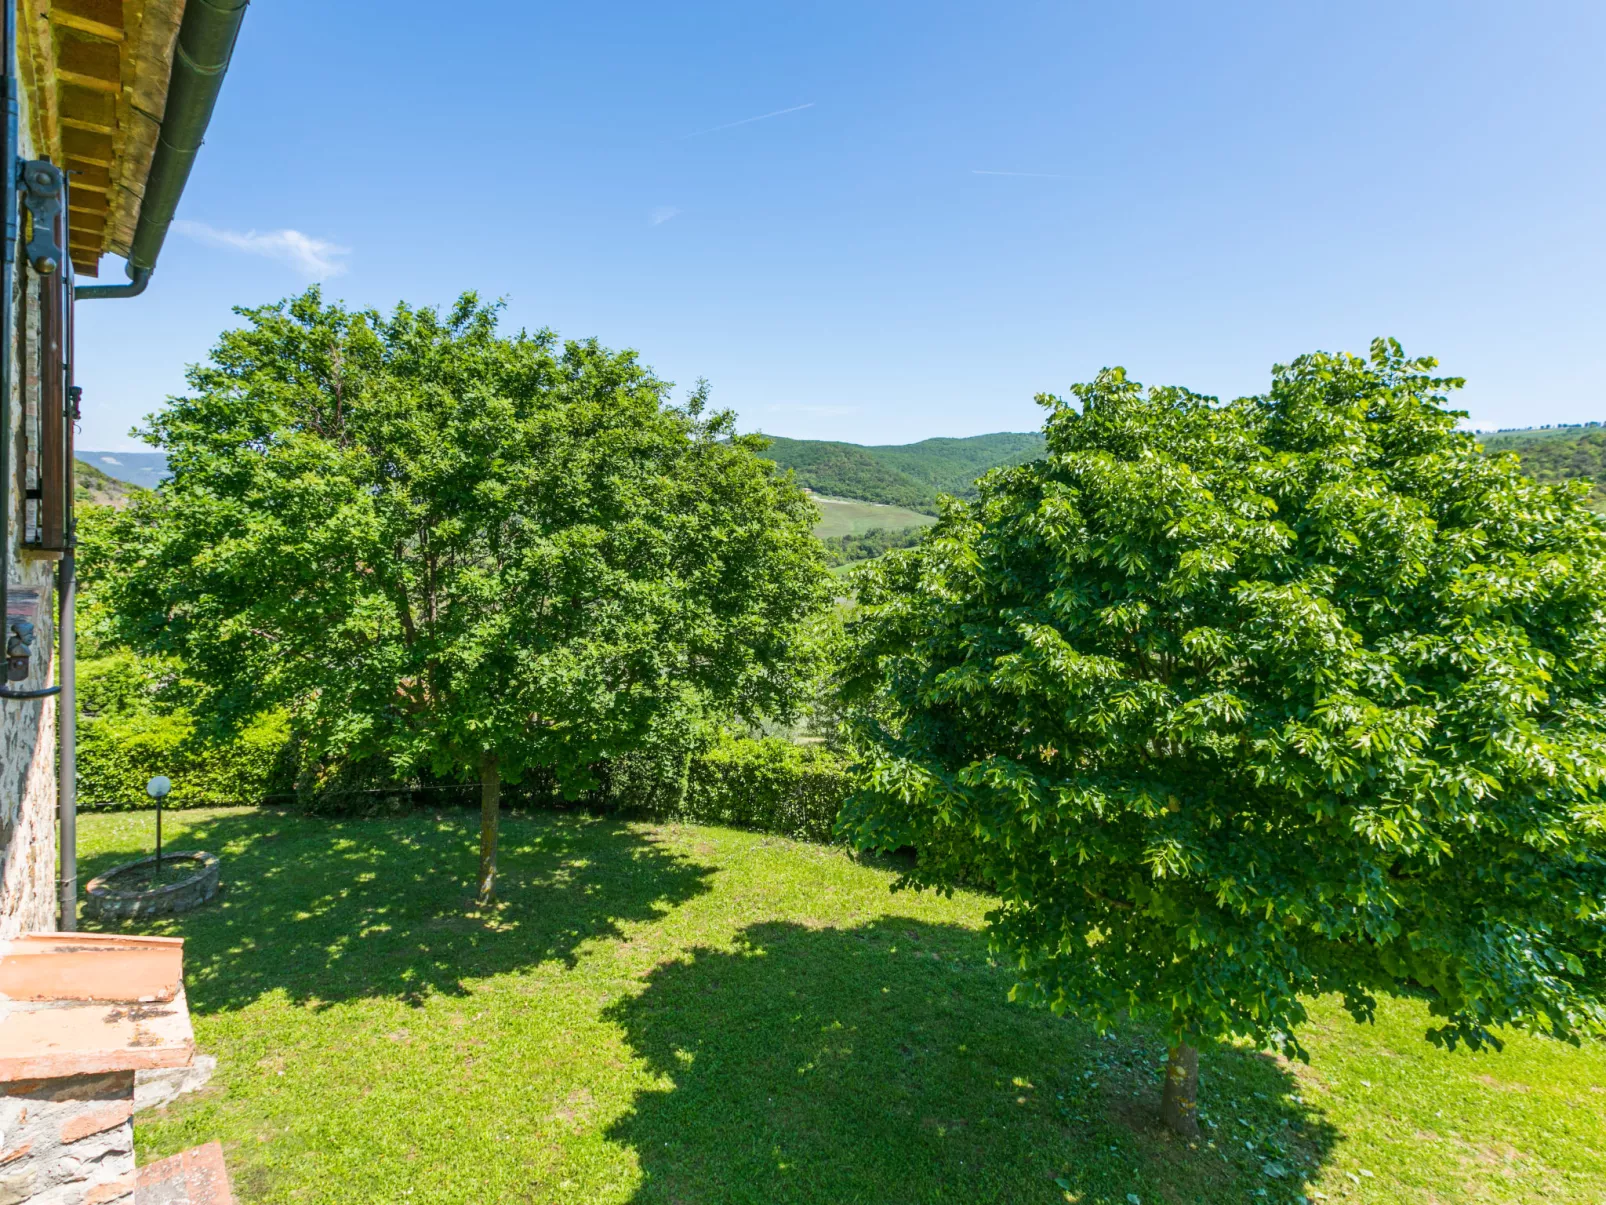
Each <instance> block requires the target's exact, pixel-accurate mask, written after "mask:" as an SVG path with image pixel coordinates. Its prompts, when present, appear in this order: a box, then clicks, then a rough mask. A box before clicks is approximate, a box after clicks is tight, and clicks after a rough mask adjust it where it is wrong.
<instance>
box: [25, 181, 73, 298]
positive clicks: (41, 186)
mask: <svg viewBox="0 0 1606 1205" xmlns="http://www.w3.org/2000/svg"><path fill="white" fill-rule="evenodd" d="M65 182H66V178H65V177H64V176H63V175H62V172H61V168H59V167H57V166H56V165H55V164H54V163H51V162H49V161H47V160H44V159H31V160H29V161H28V162H26V163H24V164H23V165H22V203H23V204H24V205H25V206H27V209H28V216H29V218H30V219H32V220H31V221H30V222H29V226H30V229H29V231H28V246H27V253H28V262H29V263H30V264H32V265H33V270H34V271H35V272H38V273H39V274H40V275H42V276H48V275H50V274H51V273H52V272H59V271H60V270H61V265H62V261H63V260H64V259H66V256H67V253H66V252H65V251H63V250H62V248H61V244H60V243H58V242H57V241H56V219H57V218H58V217H60V216H61V205H62V199H63V198H64V197H65V196H66V192H65V190H64V188H63V185H64V184H65Z"/></svg>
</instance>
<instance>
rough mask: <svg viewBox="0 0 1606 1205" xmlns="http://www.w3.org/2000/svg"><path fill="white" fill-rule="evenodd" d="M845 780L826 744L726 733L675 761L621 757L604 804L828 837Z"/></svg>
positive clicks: (807, 838)
mask: <svg viewBox="0 0 1606 1205" xmlns="http://www.w3.org/2000/svg"><path fill="white" fill-rule="evenodd" d="M848 782H849V779H848V773H847V766H846V764H845V763H843V762H842V761H841V760H839V759H838V758H837V757H835V756H834V755H833V754H832V753H831V752H830V751H829V750H827V749H824V748H819V747H815V746H807V745H796V744H793V743H792V742H791V741H787V740H780V739H778V738H775V737H767V738H765V739H762V740H752V739H748V738H745V737H725V738H724V739H722V740H721V741H720V742H719V743H717V744H716V745H714V746H713V747H712V748H711V749H708V750H706V751H703V752H699V753H696V754H693V755H691V756H690V757H687V758H682V759H678V760H676V761H673V762H665V761H661V760H655V759H653V758H651V757H650V756H648V755H636V756H632V757H628V758H623V759H621V760H620V761H619V762H617V763H615V764H614V766H613V768H612V774H611V781H610V800H609V801H610V802H611V803H612V804H614V805H616V806H619V807H622V808H625V809H627V810H631V811H640V812H645V813H647V814H649V815H653V816H658V817H662V818H664V819H673V820H683V821H686V822H688V823H693V824H728V825H733V826H735V827H737V828H749V829H756V830H758V831H759V832H766V833H779V834H780V835H781V836H783V837H794V838H797V839H798V840H802V841H830V840H831V839H832V830H833V828H834V826H835V825H836V822H837V816H838V813H839V812H840V811H841V808H842V800H843V799H844V798H845V797H846V796H847V793H848Z"/></svg>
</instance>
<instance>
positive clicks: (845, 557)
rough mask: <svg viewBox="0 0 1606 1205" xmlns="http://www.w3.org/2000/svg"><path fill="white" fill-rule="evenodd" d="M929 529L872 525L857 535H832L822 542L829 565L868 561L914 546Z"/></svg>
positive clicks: (826, 561)
mask: <svg viewBox="0 0 1606 1205" xmlns="http://www.w3.org/2000/svg"><path fill="white" fill-rule="evenodd" d="M928 530H929V529H928V528H925V527H904V528H900V529H898V530H892V529H889V528H886V527H872V528H871V529H870V530H869V531H866V532H861V533H860V534H859V535H856V536H831V537H830V538H829V539H825V540H821V541H820V543H822V544H824V545H825V563H826V564H827V565H846V564H849V563H850V562H852V561H868V560H870V559H872V558H873V557H878V556H880V555H881V554H882V553H883V552H891V551H892V550H893V549H894V548H913V547H914V546H915V545H916V544H918V543H920V537H921V536H923V535H924V534H925V533H926V532H927V531H928Z"/></svg>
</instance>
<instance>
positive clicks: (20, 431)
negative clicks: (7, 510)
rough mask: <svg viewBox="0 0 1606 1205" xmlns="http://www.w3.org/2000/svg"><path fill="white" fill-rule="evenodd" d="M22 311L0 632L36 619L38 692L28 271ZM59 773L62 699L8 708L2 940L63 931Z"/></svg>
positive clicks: (0, 776)
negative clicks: (30, 531) (27, 497)
mask: <svg viewBox="0 0 1606 1205" xmlns="http://www.w3.org/2000/svg"><path fill="white" fill-rule="evenodd" d="M22 91H23V95H22V97H21V98H20V100H21V104H22V112H21V114H20V121H19V123H18V124H19V126H20V128H21V131H22V147H21V151H22V154H23V155H24V157H31V156H32V148H31V147H30V145H29V140H28V133H27V131H28V129H29V124H30V123H29V118H28V112H27V99H28V98H27V94H26V90H25V89H24V90H22ZM20 258H21V257H20V255H19V259H20ZM14 304H15V313H16V315H17V318H18V325H19V327H20V328H21V329H20V330H19V331H18V332H16V333H15V334H13V335H12V336H11V337H12V338H14V339H15V342H14V344H13V346H14V348H15V350H16V352H17V356H16V359H15V361H14V363H15V365H16V368H17V371H16V372H15V373H14V374H13V386H12V392H11V396H10V397H9V398H7V399H6V403H7V404H6V414H5V420H6V421H8V422H9V423H10V424H11V447H12V463H11V464H10V465H7V466H0V472H10V473H11V475H12V476H11V484H12V488H11V500H12V513H11V514H10V516H8V517H7V518H8V519H9V522H7V523H6V525H5V530H4V532H3V533H0V538H5V539H9V540H10V541H11V557H10V563H11V580H10V582H9V588H8V594H9V602H10V607H9V611H10V614H9V616H8V617H7V621H6V627H7V631H6V632H4V633H0V653H3V648H4V639H5V638H6V637H7V636H9V627H10V624H11V622H12V621H14V620H15V619H17V618H27V619H28V620H30V621H31V622H32V623H33V624H34V629H35V638H34V645H33V664H32V667H31V670H30V672H29V674H28V678H27V680H26V681H23V682H14V683H11V684H10V685H12V686H14V687H22V688H27V689H34V688H37V687H41V686H45V685H48V684H49V683H50V682H51V668H52V660H53V658H52V650H53V648H54V646H55V639H56V624H55V597H56V596H55V571H56V562H55V561H54V560H52V559H49V558H47V557H42V556H40V555H39V554H30V553H27V552H23V551H22V550H21V549H20V547H19V538H20V536H21V532H22V518H23V488H24V484H25V481H24V467H25V457H26V451H25V448H26V444H25V439H24V437H25V434H26V432H25V425H26V424H25V421H24V420H25V416H26V414H27V413H28V411H29V409H30V407H29V406H27V405H25V404H24V399H25V398H28V399H31V400H32V402H33V405H32V407H31V409H32V410H33V412H34V413H37V410H38V404H37V400H38V396H39V369H38V365H39V356H38V333H39V332H38V321H39V307H38V304H37V297H36V293H35V291H34V289H33V288H32V287H31V286H30V284H29V283H28V279H27V274H26V273H25V272H23V271H20V270H19V271H18V272H17V293H16V295H15V298H14ZM3 334H4V333H0V335H3ZM0 676H3V675H0ZM55 767H56V701H55V700H54V699H42V700H31V701H26V702H19V701H9V700H0V938H7V937H15V936H16V935H18V934H19V933H32V932H37V931H39V930H45V929H54V928H55V927H56V902H55V897H56V769H55Z"/></svg>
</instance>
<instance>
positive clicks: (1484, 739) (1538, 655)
mask: <svg viewBox="0 0 1606 1205" xmlns="http://www.w3.org/2000/svg"><path fill="white" fill-rule="evenodd" d="M1433 367H1434V362H1433V361H1432V360H1427V359H1422V360H1411V359H1407V358H1406V357H1405V356H1404V355H1403V354H1402V353H1401V351H1400V350H1399V347H1398V345H1397V344H1395V343H1392V342H1385V341H1379V342H1378V343H1377V344H1375V345H1374V346H1373V349H1372V355H1371V358H1370V360H1365V359H1359V358H1355V357H1351V356H1345V355H1324V354H1318V355H1311V356H1305V357H1302V358H1301V359H1299V360H1297V361H1295V362H1294V363H1293V364H1292V365H1290V366H1287V367H1281V368H1278V369H1277V370H1276V371H1275V373H1274V377H1273V381H1272V387H1271V390H1270V392H1269V393H1268V394H1266V395H1265V396H1262V397H1255V398H1245V399H1240V400H1238V401H1235V402H1232V403H1230V404H1228V405H1218V404H1216V403H1215V401H1214V399H1210V398H1205V397H1200V396H1198V395H1195V394H1192V393H1189V392H1188V391H1187V390H1184V389H1173V388H1166V389H1151V390H1144V389H1142V388H1141V387H1140V386H1138V385H1137V384H1136V383H1135V382H1132V381H1130V380H1128V379H1127V378H1126V376H1125V375H1124V373H1123V372H1122V371H1121V370H1119V369H1116V370H1109V371H1106V372H1104V373H1102V374H1100V376H1099V377H1098V379H1097V380H1096V381H1095V382H1094V383H1092V384H1090V385H1086V386H1081V387H1079V388H1078V389H1076V390H1075V393H1076V397H1077V401H1078V402H1079V403H1080V404H1079V405H1078V404H1076V403H1067V402H1065V401H1062V400H1060V399H1058V398H1052V397H1047V398H1044V399H1042V400H1043V402H1044V404H1045V405H1046V406H1047V407H1048V408H1049V410H1050V416H1049V418H1048V422H1047V426H1046V431H1047V436H1048V449H1049V455H1048V457H1047V458H1046V459H1044V460H1040V461H1037V462H1035V463H1032V464H1029V465H1025V466H1023V467H1020V468H1016V469H1007V470H1001V471H999V472H996V473H994V474H992V475H991V476H989V477H988V478H987V480H986V481H985V483H984V485H983V489H982V494H981V498H980V500H979V501H977V502H976V503H974V504H969V505H966V504H954V505H951V506H950V507H948V508H947V509H946V511H945V513H944V515H943V517H942V519H941V521H940V522H939V524H938V526H937V527H936V529H935V531H934V534H933V536H932V537H931V538H930V539H928V540H927V541H926V543H924V544H923V545H922V546H921V547H920V548H918V549H915V550H913V551H910V552H895V553H892V554H890V555H889V556H887V557H885V558H883V559H882V560H880V561H876V562H873V563H872V564H871V565H870V566H869V567H867V568H866V569H865V570H862V571H861V574H862V576H861V579H860V581H861V588H860V592H859V598H860V602H861V606H860V608H859V610H858V612H857V614H856V616H855V617H854V618H853V619H852V620H851V621H850V629H851V634H852V635H853V637H854V640H855V644H854V646H853V647H854V653H853V657H852V662H851V664H850V665H849V667H848V669H847V671H846V672H847V682H848V692H849V695H850V698H851V699H852V700H855V701H856V702H857V703H858V705H859V706H861V707H862V708H864V711H863V713H862V714H861V715H860V717H859V719H858V721H857V723H858V732H857V739H858V741H859V742H860V745H861V748H860V752H861V754H862V756H863V760H864V769H865V785H864V788H863V789H862V790H861V791H860V792H859V793H858V794H856V795H855V797H854V798H853V799H852V800H851V801H850V802H849V804H848V806H847V807H846V809H845V819H844V830H845V832H847V833H848V834H849V835H851V837H852V838H853V839H854V840H855V841H856V842H857V843H859V844H860V845H861V846H864V847H871V848H881V849H891V848H899V847H903V846H913V847H915V848H916V850H917V851H918V865H917V868H916V869H915V870H914V871H913V872H912V873H911V874H910V875H909V876H908V881H909V882H911V883H913V884H916V885H929V886H938V887H942V886H944V885H947V884H951V883H953V882H955V881H956V880H959V879H961V878H963V877H965V876H975V877H976V878H979V879H983V880H987V881H991V882H994V883H996V884H997V885H998V888H999V891H1000V894H1001V897H1002V898H1001V901H1000V905H999V908H998V909H997V911H996V912H995V913H994V915H993V920H992V933H993V940H994V942H995V945H996V948H997V949H998V950H999V951H1000V952H1001V953H1002V954H1003V955H1005V956H1006V957H1007V958H1008V959H1009V960H1010V961H1011V962H1012V963H1013V964H1014V965H1016V966H1017V967H1018V969H1019V972H1020V980H1021V982H1020V987H1019V988H1018V991H1019V993H1020V994H1021V995H1022V996H1024V997H1025V998H1027V999H1029V1000H1032V1001H1036V1002H1041V1003H1046V1004H1048V1005H1050V1006H1051V1007H1053V1008H1054V1009H1056V1010H1060V1011H1068V1012H1074V1013H1078V1014H1082V1015H1084V1016H1088V1017H1091V1018H1093V1019H1095V1020H1096V1021H1098V1022H1099V1023H1100V1024H1105V1025H1108V1024H1113V1023H1114V1022H1115V1021H1116V1020H1117V1018H1119V1017H1121V1016H1122V1015H1124V1014H1127V1013H1131V1014H1133V1015H1136V1016H1138V1017H1144V1018H1149V1019H1152V1020H1153V1021H1155V1022H1156V1023H1158V1024H1160V1025H1162V1026H1163V1027H1164V1028H1165V1030H1166V1031H1167V1033H1168V1034H1169V1035H1170V1036H1171V1037H1172V1038H1173V1039H1175V1040H1189V1039H1192V1040H1194V1041H1197V1040H1199V1039H1209V1038H1215V1037H1222V1036H1228V1035H1235V1036H1239V1037H1243V1038H1247V1039H1250V1040H1252V1041H1254V1042H1256V1043H1258V1044H1268V1043H1269V1044H1275V1045H1278V1046H1281V1047H1282V1048H1284V1049H1286V1050H1290V1051H1298V1049H1299V1047H1298V1043H1297V1039H1296V1038H1295V1037H1294V1031H1295V1029H1296V1027H1298V1026H1299V1025H1300V1023H1301V1022H1302V1021H1304V1020H1305V1017H1306V1012H1305V1005H1304V1003H1303V1002H1302V1001H1303V1000H1305V999H1309V998H1310V997H1312V996H1313V995H1316V994H1319V993H1323V992H1335V993H1340V994H1341V995H1342V997H1343V999H1344V1001H1345V1004H1346V1007H1347V1008H1348V1009H1349V1011H1350V1012H1351V1013H1352V1014H1353V1015H1354V1016H1355V1017H1356V1018H1358V1019H1363V1018H1367V1017H1369V1016H1371V1015H1372V1012H1373V1009H1374V1007H1375V1001H1376V997H1377V996H1378V995H1381V994H1385V993H1390V994H1397V995H1402V996H1410V997H1417V998H1420V999H1421V1000H1423V1001H1425V1002H1426V1003H1427V1005H1428V1008H1429V1010H1430V1012H1431V1013H1432V1015H1433V1016H1434V1017H1436V1018H1437V1027H1436V1028H1435V1029H1434V1030H1433V1031H1432V1035H1431V1036H1433V1037H1434V1038H1435V1039H1436V1040H1440V1041H1446V1042H1448V1043H1449V1044H1451V1045H1454V1044H1455V1043H1457V1042H1458V1041H1466V1042H1468V1043H1470V1044H1471V1045H1473V1046H1479V1045H1481V1044H1483V1043H1485V1042H1489V1041H1494V1040H1495V1038H1494V1034H1493V1032H1492V1031H1494V1030H1495V1029H1498V1028H1500V1027H1511V1028H1515V1029H1521V1030H1535V1031H1543V1032H1547V1033H1549V1034H1552V1035H1554V1036H1556V1037H1559V1038H1564V1039H1573V1040H1576V1039H1577V1038H1578V1037H1579V1036H1580V1035H1582V1034H1587V1033H1591V1032H1599V1031H1600V1029H1601V1027H1602V1022H1603V1018H1606V1009H1603V1003H1602V993H1603V990H1606V924H1603V922H1606V904H1603V900H1606V840H1603V832H1602V822H1603V820H1606V807H1603V804H1602V799H1601V784H1602V777H1603V774H1606V706H1603V703H1606V622H1603V620H1606V527H1603V524H1602V522H1601V520H1600V519H1599V518H1598V517H1597V516H1595V515H1593V514H1592V513H1590V512H1589V511H1588V510H1587V509H1586V508H1585V506H1584V504H1583V498H1584V494H1585V492H1586V491H1585V489H1584V487H1582V486H1580V485H1577V484H1574V485H1564V486H1546V485H1539V484H1535V483H1534V482H1532V481H1530V480H1528V479H1526V478H1524V477H1523V476H1522V475H1521V472H1520V470H1519V466H1518V464H1517V461H1516V459H1515V458H1514V457H1506V458H1500V459H1493V460H1491V459H1488V458H1485V457H1483V456H1482V455H1480V454H1479V451H1478V449H1477V446H1476V444H1475V443H1474V441H1473V439H1472V437H1471V436H1469V435H1466V434H1462V433H1458V432H1457V431H1456V421H1457V418H1458V417H1459V415H1458V414H1457V413H1456V412H1454V411H1451V410H1449V409H1447V408H1446V405H1445V396H1444V395H1445V394H1446V392H1447V391H1448V390H1450V389H1451V388H1453V387H1456V386H1458V385H1459V384H1460V382H1459V381H1456V380H1452V379H1446V378H1437V377H1434V376H1432V375H1430V374H1431V370H1432V368H1433Z"/></svg>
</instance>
